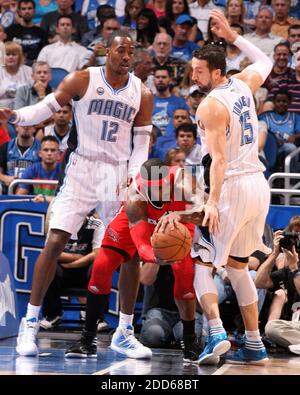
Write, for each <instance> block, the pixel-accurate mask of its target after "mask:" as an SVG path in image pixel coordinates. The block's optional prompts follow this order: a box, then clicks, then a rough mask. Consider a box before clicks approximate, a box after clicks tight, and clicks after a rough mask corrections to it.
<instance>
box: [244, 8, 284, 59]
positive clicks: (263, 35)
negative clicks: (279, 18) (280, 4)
mask: <svg viewBox="0 0 300 395" xmlns="http://www.w3.org/2000/svg"><path fill="white" fill-rule="evenodd" d="M272 23H273V11H272V9H271V8H270V7H268V6H262V7H261V8H260V9H259V11H258V14H257V16H256V19H255V31H254V32H253V33H248V34H245V35H244V37H245V38H246V39H247V40H248V41H250V42H251V43H252V44H254V45H255V46H256V47H258V48H259V49H260V50H261V51H263V52H264V53H265V54H266V55H267V56H269V58H270V59H272V60H273V52H274V47H275V45H277V44H278V43H279V42H280V41H281V40H282V37H279V36H275V34H272V33H271V27H272Z"/></svg>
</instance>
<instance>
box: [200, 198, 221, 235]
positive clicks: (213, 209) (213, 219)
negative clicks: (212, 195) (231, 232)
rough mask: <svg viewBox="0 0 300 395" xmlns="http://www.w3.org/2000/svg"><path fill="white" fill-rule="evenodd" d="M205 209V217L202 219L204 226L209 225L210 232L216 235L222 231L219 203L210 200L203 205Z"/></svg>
mask: <svg viewBox="0 0 300 395" xmlns="http://www.w3.org/2000/svg"><path fill="white" fill-rule="evenodd" d="M202 210H203V211H204V219H203V221H202V226H208V230H209V232H210V233H213V234H214V235H215V234H217V233H219V232H220V217H219V210H218V207H217V205H216V204H215V203H214V202H212V201H210V200H208V201H207V203H206V204H204V205H203V206H202Z"/></svg>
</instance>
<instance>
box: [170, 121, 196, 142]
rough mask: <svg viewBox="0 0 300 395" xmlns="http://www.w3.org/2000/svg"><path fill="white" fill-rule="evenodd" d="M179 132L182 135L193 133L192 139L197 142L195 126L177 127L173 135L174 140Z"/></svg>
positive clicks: (187, 124)
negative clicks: (182, 133) (174, 136)
mask: <svg viewBox="0 0 300 395" xmlns="http://www.w3.org/2000/svg"><path fill="white" fill-rule="evenodd" d="M180 132H184V133H193V137H194V139H195V140H197V127H196V125H195V124H193V123H187V122H185V123H182V124H181V125H179V126H178V127H177V128H176V130H175V135H176V138H177V137H178V135H179V133H180Z"/></svg>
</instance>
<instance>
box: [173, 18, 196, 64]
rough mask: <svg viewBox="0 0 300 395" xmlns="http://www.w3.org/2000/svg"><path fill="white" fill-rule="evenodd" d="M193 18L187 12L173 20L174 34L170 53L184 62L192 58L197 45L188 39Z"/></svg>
mask: <svg viewBox="0 0 300 395" xmlns="http://www.w3.org/2000/svg"><path fill="white" fill-rule="evenodd" d="M193 25H194V19H193V18H192V17H190V16H189V15H187V14H183V15H180V16H179V17H178V18H177V19H176V21H175V30H174V31H175V35H174V38H173V43H172V52H171V55H172V56H174V57H175V58H180V59H182V60H184V61H186V62H188V61H189V60H191V59H192V54H193V52H194V51H195V50H196V49H199V45H197V44H195V43H194V42H193V41H190V40H189V36H190V34H191V30H192V27H193Z"/></svg>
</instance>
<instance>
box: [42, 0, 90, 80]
mask: <svg viewBox="0 0 300 395" xmlns="http://www.w3.org/2000/svg"><path fill="white" fill-rule="evenodd" d="M59 1H60V0H59ZM67 1H69V0H67ZM72 30H73V20H72V18H71V16H70V15H61V16H59V17H58V18H57V27H56V31H57V34H58V37H59V39H58V41H57V42H55V43H53V44H49V45H46V46H45V47H44V48H43V49H42V50H41V52H40V54H39V56H38V59H37V60H38V61H44V62H47V63H48V64H49V66H50V67H51V68H53V67H55V68H56V67H58V68H62V69H65V70H67V71H68V72H70V73H71V72H72V71H75V70H78V69H81V68H82V67H83V65H84V63H85V59H86V57H89V56H90V52H89V51H88V50H87V49H86V48H84V47H83V46H81V45H79V44H77V43H75V42H74V41H72Z"/></svg>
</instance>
